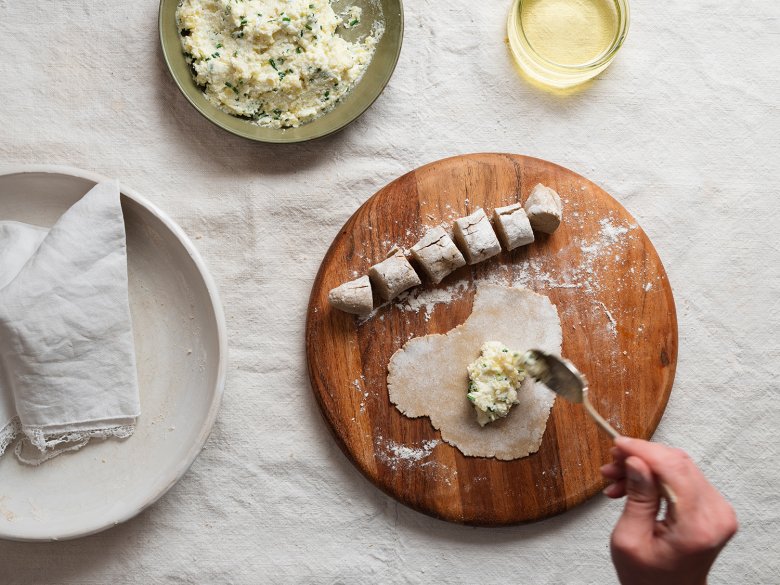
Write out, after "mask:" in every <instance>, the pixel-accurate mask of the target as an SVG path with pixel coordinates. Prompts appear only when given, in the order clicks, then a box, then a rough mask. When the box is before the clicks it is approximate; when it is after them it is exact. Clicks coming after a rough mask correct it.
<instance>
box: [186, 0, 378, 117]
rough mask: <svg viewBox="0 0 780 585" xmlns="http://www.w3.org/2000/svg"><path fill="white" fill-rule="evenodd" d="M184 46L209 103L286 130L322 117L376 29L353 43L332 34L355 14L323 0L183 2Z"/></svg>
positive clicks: (366, 58) (357, 72)
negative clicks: (339, 13) (343, 10)
mask: <svg viewBox="0 0 780 585" xmlns="http://www.w3.org/2000/svg"><path fill="white" fill-rule="evenodd" d="M176 18H177V23H178V26H179V33H180V38H181V43H182V47H183V48H184V53H185V56H186V58H187V62H188V63H189V64H190V66H191V67H192V70H193V74H194V78H195V82H196V83H197V84H198V85H199V86H201V87H202V88H203V90H204V93H205V95H206V98H207V99H208V100H209V101H211V102H212V103H213V104H214V105H216V106H217V107H219V108H220V109H222V110H224V111H225V112H227V113H229V114H233V115H235V116H239V117H243V118H249V119H251V120H253V121H255V123H257V124H258V125H260V126H265V127H270V128H291V127H296V126H300V125H301V124H305V123H306V122H310V121H312V120H314V119H316V118H317V117H319V116H321V115H322V114H324V113H325V112H327V111H328V110H330V109H331V108H332V107H334V106H335V105H336V104H337V103H338V102H340V101H341V100H342V99H343V98H344V96H345V95H346V94H347V93H348V92H349V91H350V90H351V89H352V88H353V87H354V86H355V84H356V83H357V82H358V81H359V80H360V78H361V76H362V75H363V73H364V72H365V70H366V68H367V67H368V64H369V62H370V61H371V58H372V56H373V54H374V49H375V47H376V43H377V41H378V40H379V38H380V37H381V34H382V31H381V29H380V28H377V27H375V28H374V29H373V30H371V31H370V33H369V34H368V35H367V36H365V37H364V38H363V39H362V40H360V41H358V42H350V41H347V40H346V39H344V38H343V37H342V36H340V35H339V34H338V30H340V29H342V28H343V29H351V28H356V27H359V26H360V19H361V11H360V8H358V7H350V8H348V9H346V10H345V12H344V14H343V15H341V16H340V15H337V14H336V12H335V11H334V10H333V7H332V6H331V3H330V1H329V0H181V2H180V3H179V6H178V9H177V11H176Z"/></svg>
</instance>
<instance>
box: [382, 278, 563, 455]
mask: <svg viewBox="0 0 780 585" xmlns="http://www.w3.org/2000/svg"><path fill="white" fill-rule="evenodd" d="M485 341H500V342H501V343H503V344H504V345H506V346H507V347H509V348H510V349H511V350H514V351H521V352H524V351H526V350H528V349H531V348H538V349H542V350H544V351H547V352H551V353H555V354H560V352H561V322H560V319H559V318H558V311H557V309H556V308H555V305H553V304H552V303H551V302H550V299H548V298H547V297H546V296H543V295H540V294H537V293H535V292H533V291H530V290H528V289H525V288H509V287H505V286H498V285H492V284H483V285H479V287H478V288H477V293H476V296H475V297H474V307H473V309H472V312H471V315H470V316H469V318H468V319H466V322H465V323H463V324H462V325H459V326H458V327H455V328H454V329H452V330H451V331H449V332H448V333H446V334H445V335H426V336H425V337H417V338H415V339H412V340H410V341H409V342H408V343H406V344H405V345H404V346H403V347H402V348H401V349H399V350H398V351H397V352H395V353H394V354H393V357H392V358H390V365H389V366H388V375H387V388H388V391H389V393H390V401H391V402H392V403H393V404H395V406H396V408H398V410H400V411H401V412H402V413H403V414H405V415H406V416H408V417H411V418H417V417H420V416H427V417H428V418H430V419H431V423H432V424H433V426H434V428H436V429H437V430H439V431H440V432H441V436H442V439H443V440H445V441H446V442H447V443H450V444H451V445H453V446H455V447H457V448H458V449H460V451H461V452H463V454H464V455H470V456H475V457H496V458H497V459H503V460H509V459H517V458H519V457H525V456H526V455H529V454H531V453H535V452H536V451H537V450H538V449H539V446H540V445H541V443H542V435H544V429H545V427H546V426H547V418H548V417H549V416H550V409H551V408H552V405H553V402H554V401H555V394H553V393H552V392H551V391H550V390H548V389H547V388H545V387H544V386H543V385H541V384H539V383H534V382H533V381H532V380H531V379H530V378H526V380H525V381H524V382H523V384H522V386H521V388H520V390H519V391H518V398H519V400H520V402H519V404H515V405H514V406H513V407H512V410H511V411H510V413H509V415H508V416H507V417H506V418H504V419H502V420H499V421H496V422H493V423H490V424H489V425H486V426H485V427H480V426H479V424H478V423H477V418H476V416H475V414H474V409H473V407H472V406H471V404H470V403H469V401H468V400H466V389H467V387H468V374H467V373H466V366H467V365H468V364H470V363H471V362H473V361H474V360H475V359H476V358H477V357H478V356H479V350H480V347H481V346H482V344H483V343H484V342H485Z"/></svg>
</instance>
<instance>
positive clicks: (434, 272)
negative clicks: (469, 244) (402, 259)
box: [411, 227, 466, 284]
mask: <svg viewBox="0 0 780 585" xmlns="http://www.w3.org/2000/svg"><path fill="white" fill-rule="evenodd" d="M411 251H412V256H414V259H415V260H417V262H419V263H420V266H422V267H423V269H424V270H425V272H426V274H427V275H428V277H429V278H430V279H431V282H433V284H439V283H440V282H441V281H442V280H443V279H444V277H445V276H447V275H448V274H450V273H451V272H452V271H453V270H455V269H457V268H460V267H461V266H465V265H466V259H465V258H464V257H463V254H461V253H460V250H458V247H457V246H456V245H455V242H453V241H452V239H451V238H450V236H449V235H447V232H445V231H444V230H443V229H442V228H440V227H436V228H433V229H430V230H428V231H427V232H426V233H425V235H424V236H423V237H422V239H421V240H420V241H419V242H417V243H416V244H415V245H414V246H412V250H411Z"/></svg>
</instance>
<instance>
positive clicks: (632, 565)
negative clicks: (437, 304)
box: [601, 437, 738, 585]
mask: <svg viewBox="0 0 780 585" xmlns="http://www.w3.org/2000/svg"><path fill="white" fill-rule="evenodd" d="M612 456H613V457H614V461H613V462H612V463H609V464H607V465H604V466H603V467H602V468H601V473H602V474H603V475H604V477H606V478H608V479H611V480H613V481H614V483H612V484H611V485H610V486H609V487H607V489H606V490H604V493H605V494H606V495H607V496H609V497H610V498H622V497H623V496H627V500H626V507H625V509H624V510H623V514H622V516H621V517H620V519H619V520H618V522H617V524H616V525H615V529H614V530H613V531H612V539H611V542H610V548H611V551H612V562H613V563H614V564H615V569H616V570H617V574H618V578H619V579H620V582H621V583H622V584H623V585H645V584H647V585H650V584H652V585H656V584H659V583H661V584H663V585H703V584H706V582H707V574H708V573H709V571H710V568H711V567H712V564H713V563H714V562H715V558H716V557H717V556H718V553H720V551H721V550H722V549H723V547H724V546H725V545H726V543H727V542H728V541H729V539H730V538H731V537H732V536H734V534H735V533H736V531H737V527H738V525H737V517H736V515H735V514H734V509H733V508H732V507H731V505H730V504H729V503H728V502H727V501H726V500H725V499H724V498H723V496H722V495H721V494H720V493H719V492H718V490H716V489H715V488H714V487H713V486H712V484H710V483H709V482H708V481H707V479H706V478H705V477H704V474H703V473H702V472H701V471H700V470H699V468H698V467H696V465H695V464H694V463H693V461H691V459H690V457H688V455H687V453H685V452H684V451H682V450H680V449H674V448H671V447H667V446H665V445H659V444H657V443H649V442H647V441H642V440H641V439H631V438H628V437H618V438H617V439H615V447H613V449H612ZM661 482H663V483H665V484H666V485H668V486H669V487H670V488H671V489H672V491H674V493H675V494H676V496H677V502H676V504H674V505H673V506H669V507H668V509H667V511H666V517H665V518H663V519H660V520H658V519H657V516H658V511H659V509H660V502H661V500H660V493H661V490H660V483H661Z"/></svg>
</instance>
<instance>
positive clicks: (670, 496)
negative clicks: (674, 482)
mask: <svg viewBox="0 0 780 585" xmlns="http://www.w3.org/2000/svg"><path fill="white" fill-rule="evenodd" d="M582 404H583V405H585V410H587V411H588V414H589V415H590V416H591V417H592V418H593V420H595V421H596V422H597V423H598V424H599V426H600V427H601V428H602V429H604V431H606V432H607V434H608V435H609V436H610V437H612V440H613V441H614V440H615V439H617V438H618V437H619V436H620V433H618V432H617V431H616V430H615V428H614V427H613V426H612V425H611V424H609V423H608V422H607V421H606V419H605V418H604V417H603V416H601V415H600V414H599V413H598V411H597V410H596V409H595V408H593V405H592V404H591V403H590V400H588V389H587V388H585V389H583V391H582ZM659 483H660V487H661V495H662V496H663V497H664V498H665V499H666V501H667V502H668V503H669V504H670V505H672V506H673V505H674V504H676V503H677V494H675V493H674V490H673V489H672V488H670V487H669V486H668V485H667V484H666V482H664V481H661V482H659Z"/></svg>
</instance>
